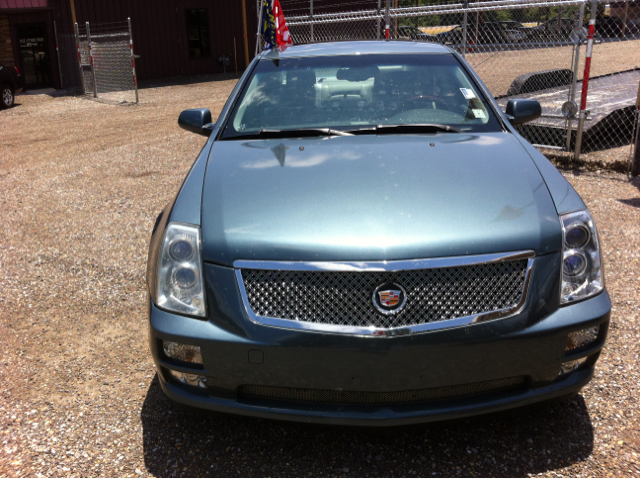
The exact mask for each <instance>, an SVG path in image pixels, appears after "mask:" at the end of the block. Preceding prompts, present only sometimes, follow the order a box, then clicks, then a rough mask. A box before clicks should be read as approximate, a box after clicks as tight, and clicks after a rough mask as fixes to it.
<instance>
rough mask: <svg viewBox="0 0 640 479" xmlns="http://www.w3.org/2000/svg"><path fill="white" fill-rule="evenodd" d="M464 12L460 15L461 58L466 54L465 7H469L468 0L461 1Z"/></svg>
mask: <svg viewBox="0 0 640 479" xmlns="http://www.w3.org/2000/svg"><path fill="white" fill-rule="evenodd" d="M462 7H463V8H464V14H463V15H462V58H465V55H466V54H467V13H468V12H467V9H468V8H469V0H464V2H462Z"/></svg>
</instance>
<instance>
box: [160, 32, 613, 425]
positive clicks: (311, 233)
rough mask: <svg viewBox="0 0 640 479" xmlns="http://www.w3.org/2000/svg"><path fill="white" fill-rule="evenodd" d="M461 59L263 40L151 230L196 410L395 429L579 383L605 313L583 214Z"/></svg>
mask: <svg viewBox="0 0 640 479" xmlns="http://www.w3.org/2000/svg"><path fill="white" fill-rule="evenodd" d="M540 113H541V111H540V105H539V104H538V103H537V102H536V101H531V100H511V101H510V102H509V103H508V105H507V107H506V112H502V111H501V110H500V109H499V107H498V105H497V104H496V102H495V101H494V99H493V97H492V96H491V94H490V93H489V92H488V90H487V88H486V87H485V85H483V83H482V81H481V80H480V79H479V78H478V76H477V75H476V74H475V72H474V71H473V70H472V69H471V68H470V66H469V65H468V64H467V63H466V62H465V60H464V59H463V58H462V57H460V56H459V55H458V54H457V53H455V52H454V51H453V50H451V49H450V48H448V47H446V46H442V45H437V44H428V43H419V42H384V41H371V42H345V43H325V44H313V45H301V46H294V47H290V48H287V49H286V50H283V51H277V50H272V51H267V52H265V53H262V54H261V55H259V56H258V57H257V58H256V59H255V60H254V61H253V62H252V63H251V65H250V66H249V68H248V69H247V71H246V72H245V74H244V76H243V77H242V79H241V80H240V81H239V82H238V84H237V86H236V88H235V90H234V91H233V92H232V94H231V96H230V97H229V100H228V101H227V104H226V106H225V107H224V109H223V111H222V113H221V114H220V117H219V118H218V120H217V121H216V122H215V123H213V122H212V118H211V113H210V112H209V111H208V110H206V109H199V110H186V111H184V112H183V113H182V114H181V115H180V118H179V120H178V123H179V125H180V126H182V127H183V128H185V129H187V130H190V131H193V132H195V133H198V134H202V135H205V136H207V137H208V140H207V143H206V144H205V146H204V148H203V149H202V151H201V152H200V154H199V156H198V158H197V159H196V161H195V162H194V164H193V166H192V168H191V171H190V172H189V174H188V175H187V177H186V179H185V181H184V183H183V184H182V186H181V188H180V190H179V191H178V192H177V195H176V196H175V198H174V200H173V201H171V203H170V204H169V205H167V206H166V208H165V209H164V210H163V211H162V213H161V214H160V216H159V217H158V219H157V221H156V224H155V226H154V229H153V235H152V238H151V244H150V248H149V257H148V271H147V282H148V291H149V301H148V312H149V340H150V347H151V353H152V355H153V359H154V362H155V365H156V368H157V372H158V377H159V381H160V385H161V386H162V389H163V390H164V392H165V393H166V394H167V396H169V398H171V399H172V400H174V401H176V402H179V403H183V404H186V405H190V406H194V407H199V408H205V409H210V410H215V411H221V412H228V413H237V414H244V415H248V416H256V417H264V418H274V419H283V420H291V421H302V422H319V423H330V424H345V425H364V426H392V425H403V424H409V423H419V422H427V421H434V420H442V419H449V418H459V417H465V416H470V415H475V414H481V413H487V412H493V411H500V410H505V409H509V408H515V407H519V406H523V405H527V404H531V403H534V402H538V401H544V400H549V399H554V398H564V397H568V396H571V395H574V394H576V393H577V392H578V391H579V390H580V389H581V388H582V387H583V386H585V385H586V384H587V383H588V382H589V381H590V379H591V378H592V376H593V373H594V367H595V364H596V361H597V359H598V356H599V354H600V351H601V349H602V347H603V345H604V342H605V339H606V335H607V328H608V324H609V318H610V311H611V303H610V300H609V296H608V295H607V292H606V290H605V286H604V276H603V266H602V254H601V250H600V244H599V240H598V233H597V230H596V226H595V224H594V221H593V218H592V216H591V215H590V213H589V211H588V210H587V208H586V207H585V205H584V203H583V202H582V200H581V199H580V197H579V196H578V194H577V193H576V192H575V191H574V190H573V188H572V187H571V186H570V185H569V183H568V182H567V181H566V180H565V179H564V178H563V176H562V175H561V174H560V173H559V172H558V171H557V170H556V168H555V167H554V166H553V165H552V164H551V163H549V161H548V160H547V159H546V158H545V157H544V156H542V155H541V154H540V153H539V152H538V151H537V150H536V149H535V148H534V147H532V146H531V145H530V144H529V143H527V141H526V140H524V139H523V138H522V137H521V136H520V135H519V134H518V133H517V131H516V130H515V129H514V125H517V124H521V123H524V122H527V121H531V120H534V119H536V118H538V117H539V116H540Z"/></svg>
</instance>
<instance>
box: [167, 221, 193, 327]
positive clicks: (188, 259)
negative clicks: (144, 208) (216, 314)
mask: <svg viewBox="0 0 640 479" xmlns="http://www.w3.org/2000/svg"><path fill="white" fill-rule="evenodd" d="M157 304H158V306H160V307H161V308H164V309H168V310H171V311H176V312H178V313H185V314H191V315H194V316H205V307H204V287H203V283H202V261H201V260H200V228H198V227H197V226H187V225H182V224H177V223H170V224H169V226H168V227H167V231H165V234H164V239H163V241H162V249H161V250H160V257H159V259H158V294H157Z"/></svg>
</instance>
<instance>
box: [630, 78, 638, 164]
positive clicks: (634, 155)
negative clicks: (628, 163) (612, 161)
mask: <svg viewBox="0 0 640 479" xmlns="http://www.w3.org/2000/svg"><path fill="white" fill-rule="evenodd" d="M631 175H632V176H638V175H640V83H638V96H637V97H636V141H635V146H634V148H633V164H632V167H631Z"/></svg>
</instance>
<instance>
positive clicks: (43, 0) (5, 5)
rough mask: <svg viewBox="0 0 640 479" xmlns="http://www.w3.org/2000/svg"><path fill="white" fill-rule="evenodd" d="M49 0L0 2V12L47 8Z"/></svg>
mask: <svg viewBox="0 0 640 479" xmlns="http://www.w3.org/2000/svg"><path fill="white" fill-rule="evenodd" d="M48 6H49V0H0V10H8V9H12V10H13V9H20V8H47V7H48Z"/></svg>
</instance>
